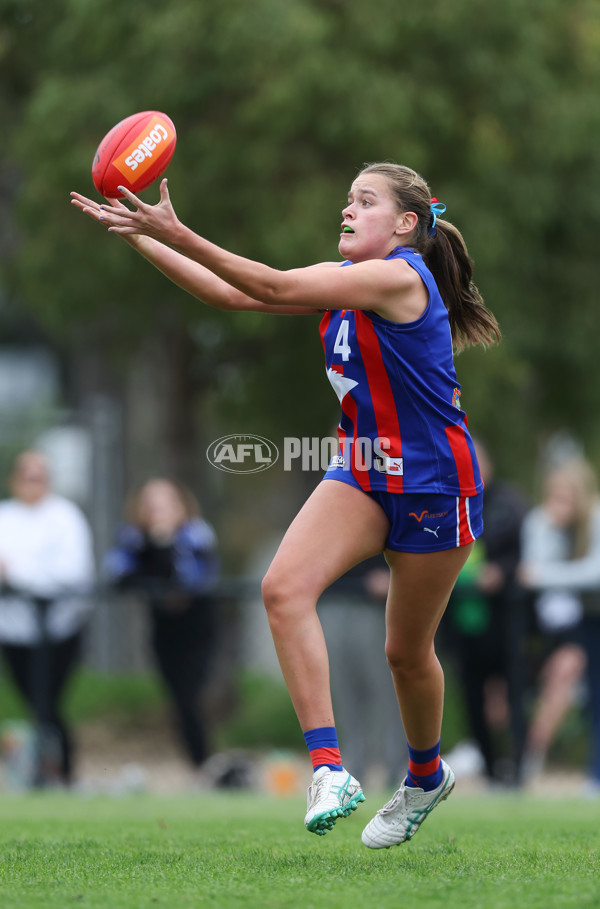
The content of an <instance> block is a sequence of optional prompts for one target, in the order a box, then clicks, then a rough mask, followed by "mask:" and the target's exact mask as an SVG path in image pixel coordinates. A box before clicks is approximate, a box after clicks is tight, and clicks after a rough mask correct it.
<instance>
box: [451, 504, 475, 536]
mask: <svg viewBox="0 0 600 909" xmlns="http://www.w3.org/2000/svg"><path fill="white" fill-rule="evenodd" d="M460 499H461V497H460V496H457V497H456V545H457V547H458V546H460V507H459V506H460ZM464 500H465V515H466V518H467V527H468V528H469V533H470V534H471V539H472V540H474V539H475V534H474V533H473V528H472V527H471V508H470V505H469V497H468V496H464Z"/></svg>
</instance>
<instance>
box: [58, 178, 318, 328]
mask: <svg viewBox="0 0 600 909" xmlns="http://www.w3.org/2000/svg"><path fill="white" fill-rule="evenodd" d="M71 202H72V204H73V205H74V206H75V207H76V208H78V209H79V210H80V211H82V212H83V213H84V214H86V215H88V217H90V218H92V220H94V221H98V222H99V223H101V224H103V225H104V226H105V227H108V226H109V224H108V223H107V221H106V220H105V218H104V211H105V210H104V209H103V207H102V205H101V204H100V203H98V202H95V201H94V200H93V199H88V198H87V197H86V196H82V195H81V194H80V193H76V192H73V193H71ZM110 207H111V209H112V210H118V209H123V211H124V212H129V209H128V208H126V206H125V205H123V203H122V202H121V201H120V200H119V199H111V200H110ZM115 232H116V231H115ZM123 239H124V240H125V241H126V242H127V243H128V244H129V245H130V246H132V247H133V249H135V250H136V251H137V252H139V253H140V255H142V256H143V257H144V258H145V259H147V260H148V262H150V263H151V264H152V265H154V266H155V268H157V269H158V270H159V271H161V272H162V273H163V274H164V275H165V276H166V277H167V278H169V279H170V280H171V281H173V283H174V284H177V286H178V287H181V288H182V290H185V291H187V293H189V294H191V295H192V296H194V297H197V298H198V299H199V300H202V302H203V303H207V304H208V305H209V306H212V307H214V308H215V309H222V310H232V311H238V312H239V311H252V312H268V313H276V314H283V315H290V314H291V315H307V314H313V313H315V312H317V310H315V309H309V308H301V307H298V306H275V307H273V306H267V305H266V304H264V303H261V302H260V301H258V300H254V299H253V298H252V297H249V296H248V295H247V294H245V293H243V292H241V291H239V290H238V289H237V288H235V287H232V286H231V285H230V284H228V283H227V282H226V281H224V280H223V279H222V278H219V277H218V276H217V275H215V274H213V272H211V271H209V269H207V268H205V267H204V266H202V265H200V264H199V263H198V262H194V261H192V260H191V259H190V258H188V257H187V256H185V255H183V254H182V253H179V252H177V251H176V250H175V249H172V248H171V247H169V246H166V245H165V244H164V243H162V242H161V241H160V240H156V239H154V238H153V237H148V236H144V235H143V234H135V233H130V232H129V233H126V234H123Z"/></svg>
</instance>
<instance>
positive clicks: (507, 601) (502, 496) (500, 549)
mask: <svg viewBox="0 0 600 909" xmlns="http://www.w3.org/2000/svg"><path fill="white" fill-rule="evenodd" d="M475 448H476V451H477V459H478V461H479V467H480V470H481V475H482V477H483V480H484V482H485V490H484V494H483V524H484V528H483V535H482V536H481V537H480V539H479V540H477V542H476V544H475V547H474V549H473V552H472V553H471V555H470V557H469V559H468V561H467V563H466V565H465V566H464V568H463V570H462V572H461V574H460V576H459V579H458V581H457V584H456V587H455V590H454V593H453V595H452V598H451V602H450V609H449V611H448V618H447V621H446V623H445V624H444V626H443V628H444V633H445V634H446V641H447V645H448V646H450V647H451V649H452V650H453V652H454V656H455V658H456V660H457V662H458V672H459V678H460V683H461V688H462V693H463V698H464V703H465V707H466V711H467V718H468V723H469V727H470V731H471V735H472V737H473V746H471V747H469V748H467V747H464V746H463V747H460V748H459V749H455V750H454V751H453V752H452V754H451V755H450V756H449V757H448V760H450V762H451V763H452V766H453V767H454V769H455V772H459V771H461V766H462V765H463V763H464V770H463V772H464V774H465V775H467V774H468V773H469V772H479V771H483V772H484V773H485V776H486V777H487V779H488V780H489V781H490V782H503V783H516V782H518V780H519V768H520V761H521V756H522V750H523V742H524V737H525V728H526V727H525V716H524V707H523V700H524V686H525V677H524V672H523V659H524V640H525V631H526V622H525V616H524V613H523V595H522V592H521V591H520V589H519V587H518V585H517V583H516V570H517V566H518V564H519V559H520V543H521V537H520V534H521V523H522V521H523V518H524V516H525V514H526V512H527V508H528V506H527V503H526V500H525V497H524V495H523V494H522V493H521V492H520V491H519V490H518V489H517V488H515V487H514V486H512V485H511V484H509V483H507V482H506V481H504V480H501V479H498V478H497V477H496V475H495V472H494V465H493V462H492V459H491V457H490V454H489V452H488V451H487V449H486V447H485V446H484V445H483V443H482V442H481V441H479V440H475ZM507 732H508V734H509V735H508V738H509V744H508V746H507V745H506V743H505V742H503V741H502V739H506V733H507ZM468 757H469V758H470V760H469V762H468V765H467V763H465V761H466V759H467V758H468ZM463 759H464V760H463Z"/></svg>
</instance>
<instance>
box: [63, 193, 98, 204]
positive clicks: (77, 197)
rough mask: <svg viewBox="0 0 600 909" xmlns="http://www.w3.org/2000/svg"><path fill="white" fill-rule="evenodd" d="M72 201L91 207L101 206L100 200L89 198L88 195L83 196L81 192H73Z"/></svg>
mask: <svg viewBox="0 0 600 909" xmlns="http://www.w3.org/2000/svg"><path fill="white" fill-rule="evenodd" d="M70 195H71V202H74V203H75V204H78V205H87V206H88V207H89V208H100V205H99V204H98V202H94V200H93V199H88V197H87V196H82V195H81V193H75V192H73V193H71V194H70Z"/></svg>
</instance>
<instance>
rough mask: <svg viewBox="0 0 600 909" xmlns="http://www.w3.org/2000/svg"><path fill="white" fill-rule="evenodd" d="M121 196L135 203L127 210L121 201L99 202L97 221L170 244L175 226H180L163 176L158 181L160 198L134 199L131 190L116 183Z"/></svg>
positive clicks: (114, 229) (115, 230)
mask: <svg viewBox="0 0 600 909" xmlns="http://www.w3.org/2000/svg"><path fill="white" fill-rule="evenodd" d="M119 191H120V192H122V193H123V195H124V197H125V198H126V199H127V201H128V202H130V203H131V204H132V205H133V206H135V210H133V211H132V210H131V209H130V208H128V207H127V206H126V205H123V203H119V204H116V205H115V204H114V201H115V200H112V203H113V204H111V205H101V206H100V213H99V218H98V220H99V221H102V222H104V223H105V224H106V225H107V226H108V229H109V231H110V232H111V233H115V234H120V235H122V236H128V235H129V234H142V235H144V236H146V237H153V238H154V239H155V240H160V241H161V242H162V243H170V244H173V243H174V242H175V239H176V236H177V229H178V228H179V227H180V226H181V225H180V223H179V220H178V219H177V215H176V214H175V210H174V209H173V206H172V204H171V200H170V198H169V190H168V189H167V181H166V179H164V180H161V183H160V202H158V203H157V204H156V205H148V204H147V203H146V202H142V200H141V199H138V197H137V196H136V195H134V193H132V192H130V191H129V190H128V189H125V187H124V186H120V187H119Z"/></svg>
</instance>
